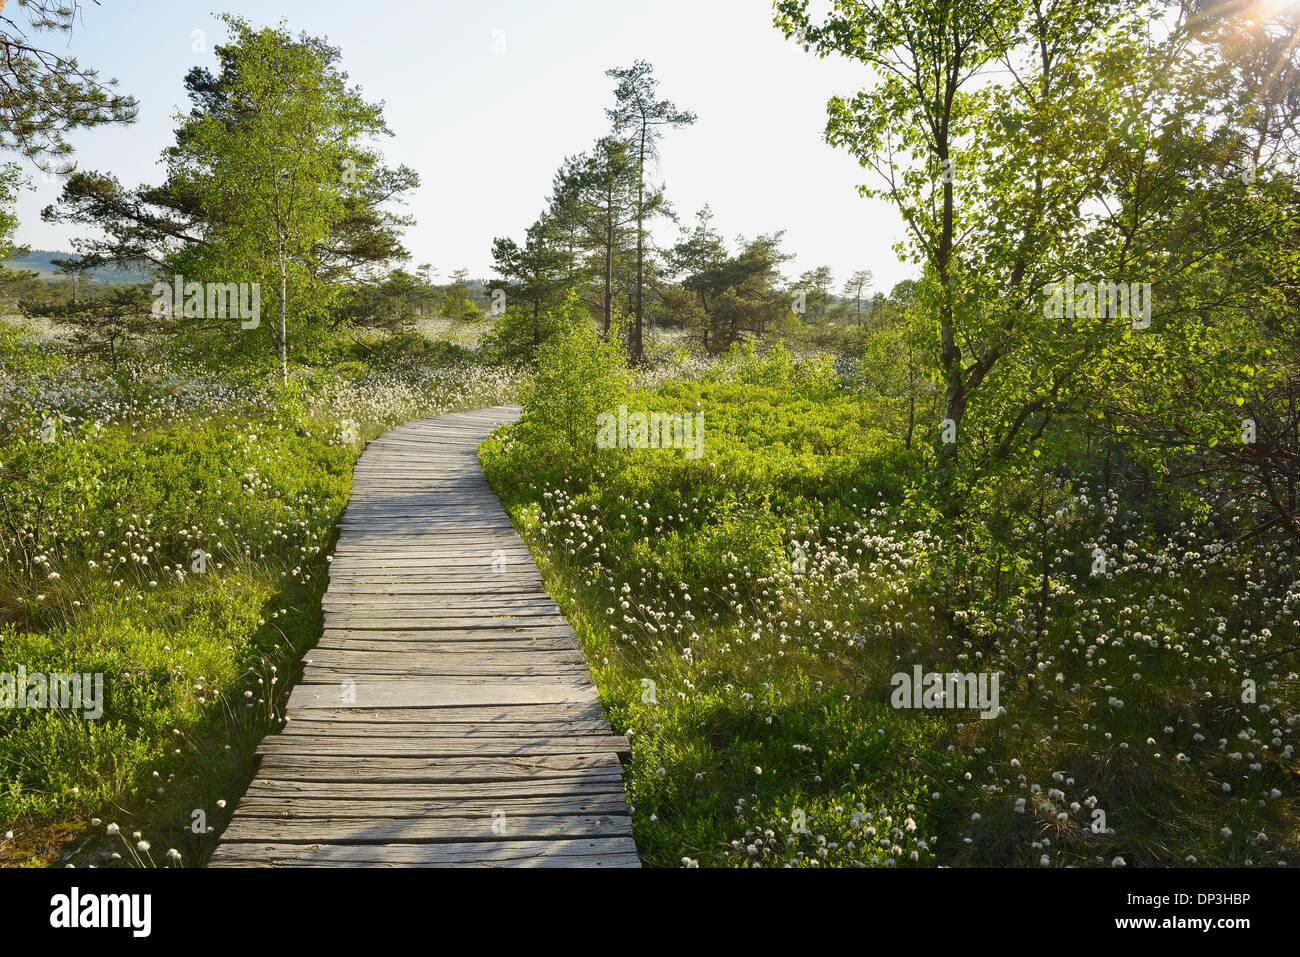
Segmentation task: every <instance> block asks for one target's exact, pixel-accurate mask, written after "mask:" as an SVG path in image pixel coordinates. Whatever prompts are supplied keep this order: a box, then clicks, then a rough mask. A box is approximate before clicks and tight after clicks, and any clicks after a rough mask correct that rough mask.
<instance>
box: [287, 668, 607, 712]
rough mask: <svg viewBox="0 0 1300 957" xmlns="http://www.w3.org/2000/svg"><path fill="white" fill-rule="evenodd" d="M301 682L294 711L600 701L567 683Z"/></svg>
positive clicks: (583, 686) (585, 687)
mask: <svg viewBox="0 0 1300 957" xmlns="http://www.w3.org/2000/svg"><path fill="white" fill-rule="evenodd" d="M346 680H347V679H345V678H341V679H339V681H337V682H335V681H329V682H324V683H308V682H303V683H301V684H299V685H298V686H297V687H296V688H294V689H293V691H291V692H290V693H289V707H290V708H346V707H349V706H351V707H357V708H440V707H452V706H462V707H463V706H465V705H507V704H566V703H570V702H574V703H578V702H586V701H593V702H594V701H596V700H597V698H596V689H595V688H593V687H592V686H591V685H590V684H588V683H586V682H584V681H575V680H565V679H563V678H527V679H520V680H513V679H511V678H509V677H497V676H493V677H488V678H483V679H479V680H475V679H473V678H463V677H448V678H427V677H411V678H404V679H387V678H362V677H358V678H356V679H353V680H352V681H351V683H350V684H346V685H345V684H343V682H344V681H346Z"/></svg>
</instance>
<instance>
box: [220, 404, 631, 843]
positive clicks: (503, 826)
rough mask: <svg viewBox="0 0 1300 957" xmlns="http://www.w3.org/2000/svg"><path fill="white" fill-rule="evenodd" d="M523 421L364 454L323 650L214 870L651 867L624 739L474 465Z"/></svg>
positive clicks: (475, 419) (399, 434)
mask: <svg viewBox="0 0 1300 957" xmlns="http://www.w3.org/2000/svg"><path fill="white" fill-rule="evenodd" d="M518 415H519V409H518V408H517V407H513V406H508V407H499V408H494V409H479V410H477V411H474V412H462V413H457V414H454V415H443V416H439V417H438V418H435V419H427V420H425V421H422V422H414V423H411V424H410V425H406V426H403V427H402V428H399V429H395V430H393V431H392V432H389V433H387V434H386V435H384V436H382V437H380V438H379V439H377V440H375V441H374V442H371V443H370V445H369V446H368V447H367V448H366V450H365V452H363V453H362V455H361V457H360V459H359V460H358V461H357V464H356V469H355V472H354V480H353V491H352V498H351V501H350V502H349V504H348V507H347V511H346V512H345V514H344V516H343V525H342V531H341V533H340V536H339V541H338V546H337V548H336V550H335V553H334V561H333V564H332V565H331V568H330V584H329V588H328V590H327V591H326V593H325V598H324V608H325V631H324V635H323V637H322V638H321V641H320V644H319V645H318V646H317V647H316V648H315V649H314V650H312V651H310V652H308V653H307V655H306V656H305V657H304V662H305V663H306V667H305V669H304V673H303V679H302V682H301V683H300V684H299V685H298V686H297V687H296V688H294V689H293V692H292V693H291V695H290V697H289V706H288V711H287V718H288V721H287V723H286V725H285V727H284V730H283V731H281V732H280V733H279V734H273V735H268V736H267V737H266V738H264V739H263V740H262V743H261V745H260V747H259V748H258V754H259V755H260V759H261V766H260V769H259V770H258V772H257V774H256V776H255V777H254V779H253V782H252V784H251V785H250V786H249V788H248V791H247V793H246V794H245V795H244V798H243V800H241V801H240V802H239V805H238V807H237V808H236V809H235V813H234V816H233V818H232V820H231V822H230V825H229V826H228V827H227V828H226V830H225V831H224V833H222V835H221V839H220V844H219V845H218V847H217V849H216V851H215V852H214V853H213V856H212V859H211V864H212V866H218V867H220V866H227V867H250V866H264V867H265V866H305V865H315V866H398V867H403V866H405V867H409V866H440V865H477V866H488V867H501V866H529V867H536V866H552V867H556V866H558V867H582V866H587V867H637V866H639V862H638V859H637V853H636V845H635V844H634V843H633V841H632V825H631V818H630V816H629V812H628V806H627V800H626V797H625V795H624V792H623V772H622V766H621V764H620V762H619V757H620V755H622V754H625V753H626V752H627V750H628V743H627V739H626V738H622V737H615V736H614V735H613V733H612V732H611V729H610V726H609V723H608V721H607V720H606V719H605V715H604V712H603V711H602V710H601V707H600V704H599V702H598V700H597V698H596V691H595V688H594V687H593V686H592V683H591V676H590V673H589V672H588V670H587V665H586V662H585V661H584V659H583V656H582V652H581V650H580V649H579V647H578V643H577V640H576V638H575V637H574V634H573V631H572V630H571V629H570V627H569V624H568V622H566V621H565V620H564V618H563V617H562V616H561V615H560V611H559V609H558V608H557V607H556V605H555V603H554V602H553V601H552V600H551V599H550V597H549V596H548V595H547V594H546V592H545V591H544V590H543V588H542V580H541V576H540V575H539V574H538V571H537V568H536V566H535V565H534V564H533V562H532V559H531V557H530V556H529V554H528V551H527V549H526V548H525V547H524V544H523V542H522V541H521V540H520V538H519V536H518V535H517V534H516V533H515V531H514V529H513V527H512V526H511V525H510V521H509V519H508V517H507V516H506V513H505V510H504V509H503V508H502V507H501V503H500V502H499V501H498V500H497V498H496V496H495V495H494V494H493V492H492V490H491V488H490V487H489V486H488V484H487V480H486V479H485V478H484V477H483V473H482V471H481V469H480V468H479V464H478V460H477V457H476V455H475V450H476V448H477V447H478V444H479V443H480V442H481V441H482V440H483V439H484V438H485V437H486V436H487V435H488V433H489V432H490V431H491V430H492V429H493V428H495V427H496V426H498V425H500V424H502V423H504V422H509V421H513V420H514V419H515V418H517V417H518Z"/></svg>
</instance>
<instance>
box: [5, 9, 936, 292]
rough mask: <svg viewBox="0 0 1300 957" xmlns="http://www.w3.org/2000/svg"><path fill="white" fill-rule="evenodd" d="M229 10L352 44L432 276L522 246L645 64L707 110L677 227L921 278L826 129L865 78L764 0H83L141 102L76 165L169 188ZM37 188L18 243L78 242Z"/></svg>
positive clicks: (667, 229)
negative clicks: (830, 114) (196, 93)
mask: <svg viewBox="0 0 1300 957" xmlns="http://www.w3.org/2000/svg"><path fill="white" fill-rule="evenodd" d="M83 4H85V0H83ZM222 11H229V12H233V13H238V14H241V15H243V16H245V17H247V18H248V19H249V20H251V21H252V22H254V23H255V24H264V23H268V22H276V21H279V20H281V19H283V20H284V21H286V22H287V23H288V25H289V27H290V28H291V29H292V30H293V31H294V32H295V33H296V32H298V31H302V30H305V31H307V32H308V33H311V34H314V35H318V36H324V37H326V38H328V39H329V40H330V42H331V43H333V44H334V45H335V46H339V47H341V48H342V51H343V61H342V62H343V67H344V69H345V70H346V71H347V72H348V74H349V76H350V78H351V81H352V82H353V83H355V84H358V85H360V86H361V88H362V90H363V92H364V93H365V94H366V96H367V98H369V99H372V100H383V101H384V103H385V104H386V107H385V116H386V117H387V120H388V123H389V126H390V127H391V128H392V130H393V132H394V134H395V136H393V137H392V138H391V139H389V140H387V141H386V142H385V143H384V144H383V150H384V152H385V154H386V156H387V157H388V159H389V161H390V162H392V163H394V164H397V163H406V164H407V165H409V166H411V167H412V168H414V169H415V170H416V171H418V172H419V174H420V177H421V181H422V185H421V187H420V189H419V190H418V191H417V192H416V193H415V195H414V196H413V197H412V198H411V201H410V204H409V212H411V213H412V214H413V215H414V216H415V217H416V221H417V223H416V225H415V226H414V227H412V228H411V229H410V230H409V231H408V233H407V246H408V248H409V249H410V250H411V253H412V260H413V263H421V262H431V263H433V264H434V266H435V267H436V268H437V269H438V275H439V277H440V278H445V277H446V276H447V275H449V274H450V272H451V271H452V270H454V269H456V268H457V267H461V266H463V267H465V268H468V269H469V270H470V274H471V275H472V276H475V277H480V276H486V275H487V274H489V273H490V270H491V253H490V250H491V241H492V238H493V237H494V236H498V235H511V236H514V237H516V238H522V235H523V231H524V229H525V228H526V227H527V226H528V224H529V223H531V222H532V221H533V219H534V218H536V216H537V215H538V213H540V212H541V210H542V207H543V204H544V202H545V198H546V196H547V195H548V193H549V191H550V184H551V177H552V176H553V174H554V172H555V170H556V168H557V167H558V166H559V164H560V162H561V161H562V160H563V158H564V157H565V155H567V154H573V153H577V152H579V151H581V150H585V149H587V148H588V147H589V146H590V145H591V144H592V142H594V141H595V140H596V139H597V138H598V137H599V136H601V135H603V134H604V133H605V132H606V131H607V129H608V123H607V121H606V118H605V113H604V110H605V107H607V106H609V105H611V104H612V102H613V93H612V91H613V82H612V81H611V80H610V79H609V78H607V77H606V76H605V75H604V71H605V70H606V69H608V68H610V67H614V66H627V65H630V64H631V62H632V61H633V60H634V59H637V58H641V59H645V60H649V61H650V62H651V63H653V64H654V66H655V73H656V76H657V77H658V78H659V81H660V92H661V94H662V95H663V96H666V97H667V98H669V99H672V100H674V101H675V102H676V103H677V105H678V106H680V107H683V108H686V109H690V110H693V111H694V112H695V113H697V114H698V116H699V120H698V122H697V124H696V125H695V126H693V127H690V128H687V129H682V130H674V131H670V132H668V133H667V134H666V135H665V137H664V141H663V143H662V145H661V152H662V163H661V168H660V173H659V178H660V179H661V180H662V181H664V182H666V184H667V187H668V198H669V201H670V202H671V203H672V204H673V205H674V207H675V208H676V209H677V211H678V213H679V215H680V216H681V218H682V221H683V223H688V222H690V221H691V220H692V219H693V217H694V213H695V211H696V210H697V209H698V208H699V207H700V206H702V205H703V204H705V203H709V204H710V205H711V206H712V208H713V211H714V214H715V219H714V226H715V227H716V228H718V229H719V230H720V231H721V232H722V233H723V234H724V235H725V236H726V237H727V238H728V240H729V241H734V238H735V236H736V235H737V234H738V233H743V234H744V235H746V236H753V235H755V234H757V233H760V232H771V231H775V230H778V229H784V230H785V231H786V236H785V249H786V251H787V252H792V253H794V254H795V255H796V257H797V258H796V259H795V260H794V261H792V262H790V263H788V264H786V267H785V272H786V274H787V275H790V276H794V275H797V274H798V272H801V271H803V270H805V269H809V268H812V267H814V266H818V265H823V264H824V265H829V266H831V267H832V268H833V269H834V271H835V278H836V283H837V286H838V285H839V284H841V283H842V282H843V280H844V279H845V278H846V277H847V276H848V274H849V273H850V272H851V271H853V270H855V269H859V268H868V269H871V270H872V271H873V272H874V274H875V276H876V283H875V286H876V288H883V289H885V290H886V291H887V290H888V288H889V287H890V286H891V285H892V284H893V283H894V282H896V281H897V280H899V279H902V278H905V277H907V276H909V275H911V274H912V272H911V269H910V268H909V267H907V266H905V265H903V264H900V263H899V262H898V261H897V257H896V256H895V254H894V253H893V252H892V250H891V248H890V247H891V245H892V244H893V242H894V241H895V240H896V239H897V238H898V237H899V236H900V235H901V232H902V226H901V223H900V220H899V218H898V216H897V215H896V214H895V213H894V212H893V210H892V209H890V208H889V207H888V206H887V205H886V204H883V203H879V202H876V201H872V200H865V199H862V198H860V197H859V196H858V195H857V192H856V189H855V187H856V186H857V184H859V183H861V182H864V181H867V179H868V177H869V176H870V174H869V173H868V172H866V171H864V170H861V169H860V168H859V167H858V165H857V163H856V161H854V160H853V158H852V157H850V156H849V155H848V154H846V153H844V152H843V151H841V150H835V149H832V148H831V147H829V146H827V145H826V144H825V143H824V142H823V141H822V137H821V133H822V129H823V126H824V124H825V102H826V99H827V97H828V96H829V95H831V94H833V93H844V94H847V93H852V92H854V91H855V90H857V89H859V88H861V87H863V86H866V85H869V84H870V80H871V75H870V73H869V72H868V71H867V70H866V69H865V68H864V67H862V66H861V65H860V64H853V63H849V62H847V61H843V60H818V59H817V58H816V57H815V56H814V55H812V54H808V53H804V52H803V51H802V50H799V49H797V48H795V47H794V46H793V44H789V43H787V42H786V41H785V40H784V39H783V38H782V37H781V34H780V33H779V32H778V31H777V29H776V28H775V27H773V26H772V19H771V10H770V3H769V0H641V2H632V0H531V2H525V0H475V2H466V0H455V2H454V0H427V2H414V0H407V2H395V0H394V2H369V3H358V2H356V0H346V2H345V0H262V2H243V0H200V2H191V0H103V5H102V6H100V7H96V6H94V5H92V4H86V8H85V11H84V15H83V17H84V27H83V28H82V29H79V30H78V31H77V32H76V33H74V34H73V36H72V39H71V42H70V48H71V50H72V52H73V53H74V54H75V55H76V56H78V57H79V58H80V59H81V61H82V62H83V63H85V64H87V65H91V66H95V67H97V68H99V69H100V71H101V73H102V74H103V75H104V76H105V77H109V76H116V77H117V78H118V80H119V81H120V83H121V87H122V88H123V89H124V90H125V91H127V92H129V93H131V94H133V95H134V96H135V97H136V98H137V99H139V101H140V118H139V119H138V120H137V122H136V123H135V124H133V125H132V126H129V127H121V128H117V127H100V128H98V129H94V130H87V131H81V132H79V133H78V134H76V136H75V137H74V140H73V142H74V145H75V146H76V148H77V155H76V159H77V161H78V163H79V164H80V167H81V168H82V169H97V170H103V171H108V172H112V173H114V174H115V175H116V176H117V177H118V178H119V179H120V180H121V181H122V182H123V183H124V184H127V185H130V186H134V185H136V184H138V183H140V182H156V181H158V179H159V178H160V176H159V173H160V168H159V166H158V165H157V163H158V154H159V151H160V150H161V149H162V148H163V147H164V146H165V145H167V144H168V143H170V142H171V138H172V131H173V129H174V126H175V124H174V122H173V120H172V117H173V115H174V113H175V112H176V110H177V109H178V108H181V107H184V106H185V105H186V100H185V96H184V90H183V86H182V79H183V77H184V74H185V72H186V71H187V70H188V69H189V68H190V67H191V66H194V65H197V64H204V65H208V66H212V65H213V64H214V62H215V61H214V58H213V56H212V53H211V47H212V44H213V43H214V42H220V41H221V39H222V38H223V35H224V32H223V29H222V27H221V25H220V24H219V23H218V22H217V21H216V17H215V13H217V12H222ZM196 30H202V31H204V32H205V35H204V40H205V41H206V52H203V53H196V52H194V49H193V47H194V45H195V38H194V31H196ZM53 42H55V43H59V44H61V45H62V44H63V42H64V41H62V40H57V39H56V40H54V41H53ZM36 185H37V189H36V191H35V192H34V193H27V194H25V195H24V196H23V197H22V198H21V199H20V202H19V215H20V217H21V221H22V222H21V226H20V228H19V233H18V235H19V239H20V241H21V242H24V243H26V244H28V245H31V246H33V247H35V248H43V249H48V248H69V242H68V240H69V239H70V237H71V236H72V235H74V234H75V230H74V229H73V228H69V227H63V226H58V227H55V226H50V225H47V224H45V223H42V222H41V221H40V210H41V208H42V207H44V206H45V205H47V204H48V203H50V202H52V201H53V200H54V199H55V198H56V196H57V195H58V191H59V187H58V185H57V184H54V183H50V182H44V183H42V182H40V181H39V177H37V183H36ZM656 235H657V236H658V237H659V238H660V240H661V241H664V242H669V241H671V240H672V239H673V238H674V237H675V235H676V230H675V227H673V226H672V225H671V224H662V225H660V226H659V227H657V229H656Z"/></svg>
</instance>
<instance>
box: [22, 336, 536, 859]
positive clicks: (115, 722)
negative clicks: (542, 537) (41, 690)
mask: <svg viewBox="0 0 1300 957" xmlns="http://www.w3.org/2000/svg"><path fill="white" fill-rule="evenodd" d="M330 358H331V361H330V362H329V363H328V364H327V365H322V366H318V367H307V366H305V367H299V368H297V369H295V370H294V376H293V379H292V381H291V382H290V383H289V384H288V385H287V386H285V385H282V384H279V383H277V382H276V380H275V377H274V376H271V377H269V378H265V377H261V376H257V375H254V374H242V375H241V374H237V373H233V372H230V371H223V370H213V369H201V368H188V367H185V366H184V365H176V364H175V363H163V362H158V363H151V362H149V361H147V360H145V359H134V360H132V361H131V362H130V363H129V364H128V366H127V367H125V368H124V369H123V370H122V371H121V372H120V373H118V374H117V375H114V374H112V373H111V372H110V371H109V370H108V369H106V368H103V367H101V366H99V365H97V364H96V363H94V362H93V361H86V360H84V359H81V358H76V357H73V356H71V355H70V354H68V353H66V352H65V350H64V347H61V346H59V345H58V344H57V343H52V342H51V340H50V339H48V338H46V339H45V340H44V341H42V342H41V343H40V345H39V346H38V345H37V344H35V343H34V342H33V341H31V339H30V338H25V337H23V336H21V335H19V334H18V333H17V332H16V331H15V330H13V329H0V362H2V364H0V470H2V471H3V481H4V488H5V494H4V497H3V502H0V673H10V674H16V673H17V671H18V669H19V667H22V668H24V669H26V671H27V672H28V673H29V674H30V673H33V672H41V673H54V672H64V673H70V672H74V671H75V672H81V673H90V674H94V673H99V674H102V675H103V676H104V697H105V704H104V713H103V715H102V717H100V718H99V719H97V720H87V719H85V718H84V717H83V716H82V715H81V714H78V713H72V712H70V711H61V710H36V709H25V710H24V709H3V710H0V822H2V823H0V830H3V832H4V834H5V837H4V838H3V839H0V860H3V861H4V862H6V863H30V864H47V863H52V862H54V861H55V860H62V859H75V860H77V861H78V862H81V863H90V862H99V863H101V864H103V863H109V862H111V861H113V857H112V855H114V854H116V855H118V857H117V860H119V861H123V862H126V863H142V864H149V863H160V864H161V863H167V862H168V857H167V852H168V851H169V850H175V851H177V852H178V853H179V854H180V856H181V860H182V861H183V862H185V863H198V862H201V861H202V860H203V859H204V858H205V857H206V855H207V854H208V853H209V852H210V850H211V845H212V838H211V837H210V834H211V832H212V831H213V830H214V829H215V830H218V831H219V830H220V828H221V826H222V825H223V824H224V822H225V819H226V815H227V814H228V813H229V811H230V810H231V809H232V808H233V806H234V803H235V800H236V799H237V798H238V797H239V795H240V794H241V793H242V791H243V788H244V786H245V785H246V783H247V781H248V779H249V777H250V775H251V771H252V759H253V750H254V748H255V746H256V743H257V741H258V739H259V738H260V737H261V736H262V735H263V734H264V733H266V732H267V731H268V730H270V729H272V728H274V727H275V726H276V725H277V723H278V720H279V718H280V709H281V707H282V705H283V700H284V698H285V695H286V692H287V690H288V688H289V687H291V686H292V684H293V682H294V680H295V679H296V677H297V668H298V660H299V657H300V655H301V653H302V652H303V651H304V650H306V649H307V648H310V647H311V646H312V645H313V644H314V643H315V641H316V640H317V639H318V638H319V635H320V629H321V614H320V596H321V594H322V593H323V591H324V588H325V583H326V572H327V568H328V565H327V556H328V554H329V553H330V551H331V548H332V544H333V540H334V530H333V529H334V525H335V523H336V522H337V520H338V518H339V516H340V515H341V514H342V510H343V507H344V506H345V504H346V501H347V495H348V490H349V488H350V484H351V468H352V463H353V462H354V460H355V457H356V455H357V453H358V451H359V450H360V448H361V447H363V445H364V441H365V440H366V439H368V438H370V437H373V436H375V435H378V434H380V433H382V432H384V431H386V430H387V429H389V428H391V427H393V426H394V425H397V424H400V423H403V422H407V421H411V420H413V419H419V418H423V417H427V416H430V415H436V414H439V413H442V412H447V411H454V410H458V409H466V408H477V407H481V406H484V405H493V404H499V403H501V402H504V401H509V400H511V399H512V398H513V397H514V396H515V394H516V392H517V384H518V381H519V376H518V374H517V373H516V372H514V371H512V370H499V369H487V368H484V367H481V366H478V365H476V364H474V363H472V362H465V361H461V360H456V359H455V357H454V356H449V355H448V354H447V353H446V352H445V351H442V352H438V353H436V354H435V355H433V356H429V357H425V358H423V359H419V360H411V359H409V358H407V359H393V358H392V357H385V358H384V359H383V360H382V362H381V361H379V360H375V361H374V362H373V365H372V363H371V361H370V357H369V356H367V355H366V354H365V353H364V352H360V351H358V353H357V354H356V355H338V356H332V357H330ZM449 363H450V364H449ZM326 368H328V371H326ZM200 553H201V560H200ZM110 824H116V825H118V828H117V830H118V831H119V833H117V834H109V833H108V831H109V827H108V825H110ZM137 832H138V835H139V836H138V837H137V836H136V834H137ZM128 838H129V839H128ZM139 841H144V842H145V843H146V845H147V849H141V847H140V846H138V842H139Z"/></svg>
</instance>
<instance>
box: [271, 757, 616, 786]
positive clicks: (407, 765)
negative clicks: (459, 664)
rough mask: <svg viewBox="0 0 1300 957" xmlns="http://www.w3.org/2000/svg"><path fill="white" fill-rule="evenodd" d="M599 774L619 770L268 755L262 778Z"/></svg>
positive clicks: (508, 760) (423, 779) (571, 763)
mask: <svg viewBox="0 0 1300 957" xmlns="http://www.w3.org/2000/svg"><path fill="white" fill-rule="evenodd" d="M598 768H617V769H620V770H621V766H620V765H619V763H618V758H617V757H616V756H615V755H614V754H611V753H605V752H600V753H597V754H538V755H528V756H525V757H508V756H502V757H468V758H454V757H453V758H401V757H391V758H384V759H383V760H375V761H371V762H367V763H366V764H364V765H358V763H357V760H356V758H353V757H349V756H347V755H336V754H268V755H265V756H264V757H263V758H262V764H261V769H260V772H259V773H261V774H263V775H266V776H268V777H282V778H285V779H290V780H297V781H353V782H358V781H373V782H388V783H394V784H397V783H411V784H418V783H430V784H432V783H437V782H451V781H461V782H464V783H467V784H468V783H472V782H477V781H519V780H524V779H534V778H550V777H568V776H571V775H572V773H573V772H575V771H586V770H595V769H598Z"/></svg>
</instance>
